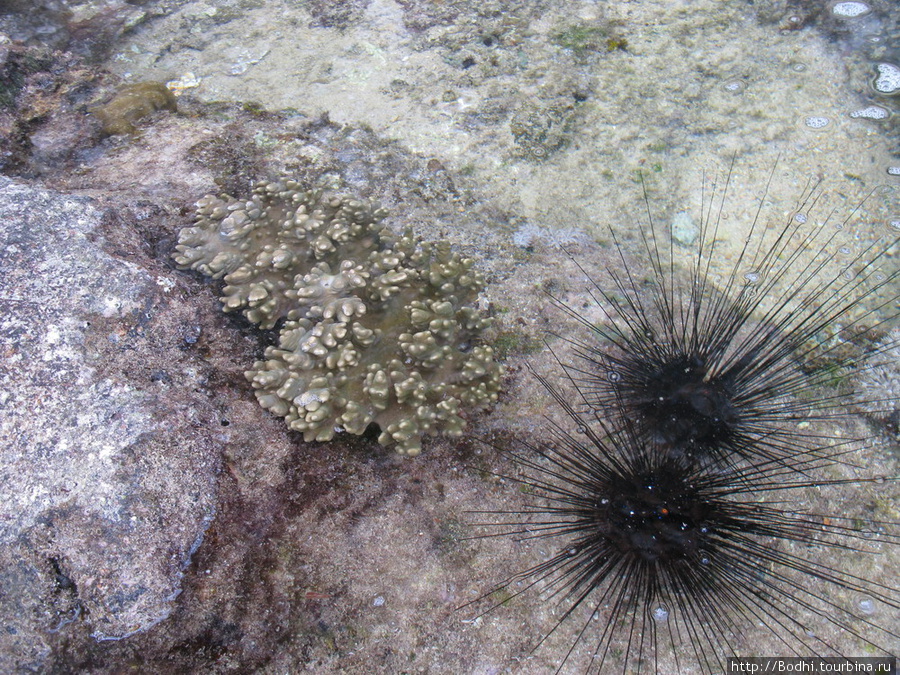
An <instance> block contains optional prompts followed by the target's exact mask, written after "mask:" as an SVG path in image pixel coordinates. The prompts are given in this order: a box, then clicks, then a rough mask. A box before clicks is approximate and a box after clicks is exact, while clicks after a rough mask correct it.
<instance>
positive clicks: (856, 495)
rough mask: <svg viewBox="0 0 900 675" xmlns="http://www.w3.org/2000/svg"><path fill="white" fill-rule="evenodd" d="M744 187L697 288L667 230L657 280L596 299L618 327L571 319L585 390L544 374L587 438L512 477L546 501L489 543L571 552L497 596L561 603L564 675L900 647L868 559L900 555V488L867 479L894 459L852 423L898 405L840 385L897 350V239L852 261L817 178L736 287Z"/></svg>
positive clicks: (707, 244)
mask: <svg viewBox="0 0 900 675" xmlns="http://www.w3.org/2000/svg"><path fill="white" fill-rule="evenodd" d="M772 175H773V176H774V172H773V174H772ZM729 180H730V173H729V176H728V178H726V181H725V189H724V190H723V191H722V192H721V194H720V195H719V196H717V197H716V198H715V199H713V198H711V199H709V200H706V201H705V207H704V209H703V218H702V224H701V227H700V235H699V240H698V242H699V243H698V245H697V249H696V250H695V251H694V253H693V254H692V257H690V256H689V257H690V259H691V262H690V264H689V265H688V266H687V267H688V269H687V272H686V274H685V273H684V272H683V268H682V266H681V265H680V264H679V263H678V261H677V260H676V259H677V257H678V255H677V253H678V252H677V251H676V246H675V244H674V243H673V241H672V238H671V237H669V236H665V237H664V236H663V235H662V234H661V233H659V232H658V231H657V230H656V228H655V227H654V225H653V223H652V219H651V222H650V225H649V229H648V230H647V231H646V233H645V234H644V235H642V242H643V250H644V251H645V253H646V256H647V258H648V261H649V270H648V274H647V276H646V277H643V276H640V275H639V274H638V273H635V272H632V271H626V272H622V273H616V272H610V279H611V284H610V286H609V288H604V287H603V286H602V285H600V284H599V283H595V284H594V290H593V296H594V301H595V303H596V305H597V306H598V308H599V310H600V311H601V313H602V314H603V315H604V319H605V321H601V322H600V323H599V324H595V323H593V322H590V321H588V320H587V319H585V318H584V317H583V315H582V313H581V312H580V311H579V310H577V309H576V308H573V307H566V306H565V305H562V306H563V307H564V308H565V309H566V311H568V312H569V314H571V315H572V316H574V317H576V318H577V319H578V320H579V321H581V322H582V323H583V324H584V325H586V326H587V327H588V329H589V331H590V335H591V336H592V338H593V339H592V340H580V341H575V340H569V342H570V343H571V344H573V345H574V346H575V350H576V353H577V354H578V355H579V356H580V364H579V365H568V366H566V367H564V372H565V374H566V375H567V377H568V381H569V385H570V386H571V387H573V388H574V389H575V395H574V396H568V395H566V396H564V395H563V394H561V393H560V392H559V390H557V389H554V388H552V387H550V386H547V385H546V382H545V380H543V378H539V379H541V381H542V382H544V383H545V386H547V388H548V390H549V391H550V392H551V393H552V394H553V396H554V397H555V398H556V400H557V402H558V403H559V405H560V407H561V409H562V410H563V411H564V412H565V414H566V416H567V418H568V420H569V421H570V422H571V423H572V424H574V425H576V426H577V427H578V429H579V432H580V433H578V434H574V435H573V434H571V433H569V432H568V431H566V430H565V429H564V428H563V426H557V425H553V424H551V425H550V429H551V431H550V433H549V434H548V436H550V437H548V438H546V439H541V442H536V443H532V444H527V445H526V447H525V448H522V450H521V452H519V453H517V454H516V456H515V462H516V465H517V467H518V468H517V470H516V471H515V472H513V474H514V475H510V476H508V478H510V479H511V480H513V481H516V482H517V483H519V484H520V485H522V486H523V490H524V491H525V492H528V493H532V494H534V495H536V497H537V499H536V500H534V501H532V502H531V503H530V504H529V505H527V506H525V507H523V508H521V509H519V510H513V511H506V512H499V511H493V512H488V513H492V514H494V515H495V516H497V515H498V514H499V515H500V520H501V522H492V523H485V524H484V525H485V526H490V527H492V528H495V529H493V530H492V531H491V532H490V533H488V534H486V535H485V536H487V537H493V536H504V535H512V536H515V537H517V538H519V539H522V540H541V541H543V540H545V539H547V540H548V541H553V542H554V544H555V545H556V549H555V552H553V553H550V554H549V556H545V557H544V560H543V561H542V562H540V563H538V564H537V565H535V566H533V567H531V568H530V569H527V570H526V571H524V572H521V573H519V574H515V575H512V576H509V577H507V578H506V579H504V580H503V581H501V582H499V583H498V584H497V585H496V586H495V587H494V588H493V589H491V591H490V592H489V593H488V594H487V595H486V596H484V597H483V598H482V600H483V601H485V600H486V599H487V598H488V597H493V598H494V599H502V600H504V601H505V600H506V599H508V598H509V596H510V595H512V597H517V596H518V595H520V594H522V593H525V592H527V591H528V590H530V589H532V588H536V587H537V588H541V589H543V590H544V592H545V594H546V596H547V599H548V600H552V601H556V602H558V603H559V605H558V607H559V614H558V616H557V618H556V619H555V620H554V623H553V624H552V627H551V629H550V630H549V631H548V633H547V634H546V635H545V636H544V637H543V638H542V639H541V641H540V643H539V645H541V644H544V643H545V642H547V641H551V637H552V636H554V635H559V634H562V633H564V632H565V631H566V630H571V631H573V634H574V639H571V641H570V642H569V643H568V646H567V647H565V648H564V650H563V656H562V657H561V659H560V662H559V667H558V670H557V672H559V671H561V670H563V669H564V668H565V667H567V664H570V665H572V666H573V669H574V668H575V667H580V669H581V670H584V671H587V672H596V673H607V672H621V673H637V672H650V673H658V674H659V673H686V672H697V671H699V672H703V673H718V672H724V671H725V670H726V658H727V657H728V656H734V655H740V656H762V655H779V656H798V655H803V656H826V655H833V656H860V655H875V654H884V655H889V654H892V653H893V654H896V653H897V651H898V650H900V635H898V631H897V628H896V625H895V622H894V621H893V620H892V618H891V617H892V616H894V615H896V613H897V611H900V589H898V584H897V582H896V578H897V577H896V573H895V572H892V570H891V569H889V568H888V569H879V568H878V566H877V561H878V560H879V558H878V557H877V556H874V555H867V554H877V553H896V552H897V551H898V550H900V549H898V548H897V547H898V545H900V523H897V522H894V521H896V520H897V518H896V500H897V495H896V492H895V487H894V486H895V485H896V482H895V481H896V477H895V476H894V475H893V472H891V473H892V475H891V476H888V477H880V476H876V475H873V473H872V472H869V473H866V471H865V470H863V469H861V465H864V464H866V462H867V461H869V460H870V459H871V457H870V455H871V454H872V450H873V448H871V447H869V448H867V450H868V452H869V455H865V454H858V453H857V451H858V450H859V449H860V448H861V447H862V444H861V442H860V441H861V440H863V439H862V438H855V439H852V437H853V436H857V437H863V436H866V435H867V433H866V432H865V431H863V430H862V426H861V425H853V424H851V423H850V422H851V417H850V415H851V414H850V412H849V411H850V405H849V404H850V402H851V401H852V400H856V402H857V404H858V402H859V400H858V399H859V398H860V397H862V399H864V400H866V401H867V402H868V403H869V404H870V405H871V406H872V407H873V408H875V409H882V408H883V409H891V408H892V407H895V406H896V402H895V401H894V400H893V399H892V395H891V394H887V395H885V394H882V393H878V392H872V393H870V394H864V393H862V392H860V391H856V392H855V393H854V394H853V396H855V397H856V398H855V399H853V398H852V397H851V396H850V394H849V392H848V390H847V389H846V388H845V387H844V386H843V385H842V384H841V383H839V382H836V381H835V380H836V379H839V378H838V377H836V374H838V375H840V377H843V376H844V375H845V374H850V375H854V376H855V375H859V374H860V373H865V372H866V371H867V369H868V368H870V367H871V366H872V364H874V363H877V360H876V359H872V358H871V357H872V356H873V354H875V355H878V354H885V353H888V350H889V349H891V348H893V346H894V344H893V342H892V341H891V340H892V339H891V338H890V337H887V336H888V335H889V333H887V330H886V329H887V327H888V326H889V325H890V323H891V322H893V321H894V320H895V319H896V316H897V309H898V293H897V290H896V284H897V281H898V276H900V271H898V270H896V269H894V270H888V271H883V270H882V269H880V268H881V267H886V266H887V264H889V263H890V262H891V261H890V260H889V258H888V257H887V255H886V254H885V252H886V251H888V250H889V247H890V246H892V245H896V240H894V242H893V243H890V242H888V243H887V244H886V243H885V242H883V241H880V240H877V238H876V241H873V242H872V243H871V244H859V243H857V244H855V245H857V246H858V249H857V250H856V251H855V252H853V251H852V250H851V251H847V252H839V250H840V249H841V248H843V246H842V239H843V236H844V235H845V234H847V232H846V229H847V228H845V225H846V223H847V221H846V220H840V221H839V220H835V219H834V216H833V213H832V212H827V213H824V215H821V216H818V217H817V216H816V215H814V214H815V213H816V211H817V210H818V211H822V209H821V207H822V201H823V194H822V192H821V189H820V185H819V183H818V182H811V183H810V184H809V185H808V186H807V189H806V191H805V192H804V194H803V197H802V198H801V200H800V202H799V205H798V207H797V208H796V209H794V210H793V212H792V215H791V217H790V218H789V219H788V221H787V223H786V224H785V225H783V226H779V227H776V228H769V227H766V226H765V223H764V219H763V218H762V211H761V209H762V206H760V209H759V210H757V212H756V217H755V218H754V219H753V222H752V223H751V225H750V227H749V230H748V232H746V233H745V234H744V235H742V238H741V241H740V242H739V243H738V245H737V253H736V254H735V256H734V258H733V259H732V260H733V262H731V263H728V264H727V265H726V267H727V269H726V271H725V272H724V273H722V272H717V271H714V266H715V263H718V262H720V261H719V260H718V258H719V257H725V253H724V251H723V248H724V247H723V245H722V244H720V240H719V237H720V235H721V233H722V228H721V227H720V226H721V225H722V220H723V213H724V211H723V204H724V196H725V195H726V194H727V192H728V183H729ZM771 180H772V179H771V177H770V181H771ZM767 190H768V188H767ZM713 194H714V195H715V190H713ZM764 201H765V196H764V197H763V198H762V199H761V200H760V203H761V204H762V203H763V202H764ZM891 236H895V235H891ZM613 241H614V243H615V247H616V251H617V252H618V256H619V257H620V258H621V261H622V263H623V268H624V269H625V270H631V269H634V267H633V266H631V267H630V266H629V263H630V260H629V259H628V258H627V256H626V254H625V253H624V252H623V251H622V248H620V246H619V242H618V238H617V236H616V235H615V233H613ZM840 256H844V262H843V263H842V264H840V266H839V269H838V270H837V271H832V270H834V269H835V264H836V262H835V257H840ZM683 274H684V276H682V275H683ZM682 279H684V280H682ZM560 304H562V303H560ZM838 334H839V336H838ZM873 336H874V337H873ZM879 339H880V341H879ZM894 339H895V338H894ZM886 345H887V346H886ZM573 401H574V403H573ZM844 418H846V419H844ZM837 422H841V423H842V425H841V426H842V428H841V429H838V428H837V426H838V425H837V424H836V423H837ZM854 428H857V429H860V431H857V432H855V433H854V432H853V431H852V429H854ZM869 440H871V439H869ZM869 445H870V446H871V444H869ZM874 454H877V453H874ZM864 554H865V555H864ZM497 594H499V595H497ZM496 606H497V605H494V606H493V607H490V608H489V609H488V610H487V611H490V609H493V608H494V607H496ZM875 607H880V612H881V614H880V616H878V615H877V614H876V613H873V609H874V608H875ZM877 611H879V610H875V612H877ZM885 617H887V618H885ZM566 627H567V628H566ZM766 636H768V637H767V638H766ZM758 637H762V638H763V639H762V640H759V641H757V638H758ZM760 645H768V653H766V652H762V653H760V652H759V649H760Z"/></svg>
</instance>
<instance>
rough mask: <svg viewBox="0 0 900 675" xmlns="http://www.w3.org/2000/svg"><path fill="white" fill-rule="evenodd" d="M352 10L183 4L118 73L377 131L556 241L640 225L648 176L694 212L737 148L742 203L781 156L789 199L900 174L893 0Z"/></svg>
mask: <svg viewBox="0 0 900 675" xmlns="http://www.w3.org/2000/svg"><path fill="white" fill-rule="evenodd" d="M342 4H343V5H346V6H347V7H349V8H351V10H352V11H349V10H348V11H347V12H346V13H345V14H346V16H344V15H338V16H337V17H335V16H334V15H335V14H338V13H337V12H336V11H334V10H333V9H332V13H331V14H328V12H326V11H325V10H322V9H321V8H322V5H321V3H320V4H317V3H303V2H297V1H291V0H267V1H266V2H261V1H256V2H246V1H245V2H229V3H207V2H189V3H186V4H184V5H183V6H181V8H180V9H179V10H178V11H176V12H173V13H172V14H171V15H169V16H167V17H165V18H163V19H159V20H156V21H154V22H152V23H149V24H148V25H147V26H146V27H143V28H139V29H138V30H136V31H135V33H134V34H133V35H132V36H131V37H130V38H129V39H127V40H126V41H125V42H124V43H123V44H122V45H121V47H120V48H119V49H118V50H117V53H116V54H115V55H114V56H113V57H112V59H111V63H110V65H111V67H113V68H114V69H115V70H116V71H117V72H119V73H120V74H122V75H123V76H125V77H126V78H130V79H133V80H144V79H157V80H163V81H180V82H181V83H182V84H184V83H187V84H188V85H194V84H196V85H197V86H196V87H193V86H191V87H190V88H188V89H185V91H190V92H191V93H192V94H194V95H196V96H199V97H200V98H202V99H204V100H222V99H226V100H240V101H255V102H258V103H259V104H261V105H262V106H264V107H265V108H267V109H282V108H294V109H296V110H297V111H299V112H300V113H302V114H303V115H307V116H309V117H310V118H314V117H316V116H318V115H320V114H322V113H327V114H328V115H329V116H330V117H331V119H332V120H334V121H336V122H339V123H346V124H352V125H365V126H367V127H370V128H372V129H373V130H374V131H375V132H376V133H378V134H379V135H381V136H383V137H386V138H393V139H397V140H398V141H400V142H401V143H402V144H403V145H404V146H406V147H407V148H409V149H411V150H412V151H414V152H417V153H420V154H422V155H424V156H427V157H435V158H438V159H439V160H440V161H441V162H442V163H443V164H444V165H445V166H447V167H448V168H452V169H454V170H458V171H464V172H465V173H467V174H471V175H472V176H473V177H474V179H475V180H477V181H478V182H479V183H480V184H481V185H482V186H484V189H485V191H486V194H487V195H489V196H490V197H492V198H493V199H496V200H497V201H498V203H499V204H500V205H502V206H503V207H504V208H508V209H510V210H513V211H515V212H516V213H518V214H520V215H521V216H523V217H525V218H527V219H529V221H530V222H531V223H532V225H533V226H536V227H543V228H549V229H552V230H554V231H557V232H559V231H562V232H569V231H571V230H584V231H587V232H589V233H592V234H593V235H595V236H596V235H597V234H598V233H601V232H602V231H603V229H604V228H605V227H606V226H607V225H609V224H614V225H616V226H617V227H620V228H628V227H629V226H630V223H633V222H635V219H636V218H638V216H639V211H640V206H639V201H640V199H639V198H640V195H641V192H640V187H639V186H638V185H637V181H636V173H637V172H638V171H643V172H644V173H645V174H647V175H648V182H649V183H650V186H651V187H650V192H651V198H652V200H653V206H654V209H655V210H656V211H657V212H658V213H661V214H663V215H665V216H666V217H671V216H672V215H674V213H676V212H678V211H681V210H685V209H686V208H689V209H696V208H698V207H699V202H700V185H701V184H702V182H703V180H704V176H703V169H706V170H712V169H714V168H716V167H721V166H722V165H727V164H728V163H729V162H730V159H731V158H732V157H734V158H735V159H736V164H737V171H738V173H739V175H740V176H741V177H742V178H744V179H745V180H744V181H742V182H740V185H739V186H738V185H736V186H735V187H734V188H733V190H734V193H733V194H734V197H735V199H734V200H733V201H734V203H736V204H742V203H750V202H751V201H752V200H750V199H746V197H749V196H750V195H752V194H754V190H756V189H758V187H759V186H760V185H761V184H762V181H763V180H764V177H765V173H766V172H767V171H768V169H769V168H770V167H772V166H773V164H774V162H775V161H776V158H780V166H781V167H782V168H783V172H781V173H779V175H778V177H777V179H776V181H775V184H774V186H773V190H772V194H771V196H772V197H773V198H774V200H775V201H776V202H778V203H784V204H790V201H791V199H792V198H794V197H795V196H796V194H797V193H798V192H799V190H800V188H801V187H802V185H803V183H804V181H805V180H806V179H807V177H809V176H812V175H822V176H824V177H825V178H826V179H827V180H828V181H831V182H832V183H836V182H839V183H840V184H841V185H842V187H843V186H846V187H847V188H848V189H853V190H854V191H856V192H858V193H860V194H862V193H864V192H866V191H867V190H869V189H871V188H873V187H874V186H876V185H881V184H891V185H897V183H898V181H900V177H898V176H896V175H891V174H892V173H893V172H894V171H896V168H897V166H898V165H900V158H898V157H897V156H896V150H897V148H896V143H897V139H896V121H895V120H896V117H892V112H891V111H892V110H893V109H895V108H896V107H897V105H896V103H897V100H898V99H897V98H895V97H892V96H890V95H887V94H890V93H896V92H897V91H898V87H900V84H898V82H897V75H896V74H895V75H893V77H892V73H895V72H896V73H900V71H892V70H890V68H891V67H893V66H891V58H892V57H896V55H897V54H896V52H895V51H894V52H891V50H890V46H889V45H890V44H891V38H894V37H896V36H895V35H894V34H892V33H893V32H894V31H896V25H897V23H898V19H897V13H898V11H900V10H896V9H893V10H891V9H890V7H889V5H890V3H887V2H881V3H877V2H876V3H870V11H869V12H868V13H864V14H863V15H860V16H852V17H851V16H848V15H853V14H855V13H857V12H858V11H859V7H856V6H855V5H854V3H849V5H848V3H843V4H838V5H837V6H835V5H834V3H832V4H830V5H828V6H827V7H820V6H818V3H816V4H815V6H809V7H806V8H804V9H792V6H791V5H788V4H786V3H779V2H767V3H766V2H764V3H757V4H756V5H749V4H747V3H745V2H724V3H723V2H706V3H697V2H686V1H685V2H672V1H670V0H658V1H652V0H646V1H642V2H625V3H599V2H577V3H553V2H542V1H540V0H534V1H533V2H519V3H512V4H511V3H505V4H506V6H507V7H511V8H512V9H508V10H507V11H501V9H500V8H501V7H503V6H504V3H494V4H491V3H466V2H458V3H449V4H446V3H427V2H404V3H399V4H398V3H396V2H393V1H392V0H371V1H369V2H349V3H342ZM401 4H402V5H403V7H401ZM857 4H858V3H857ZM851 5H852V6H851ZM317 7H318V8H319V9H320V11H319V12H317V13H316V14H310V13H309V12H308V11H307V10H309V9H312V10H313V11H314V10H315V9H316V8H317ZM404 8H405V9H404ZM323 24H324V25H323ZM329 24H338V25H339V27H330V26H329ZM894 61H895V63H896V58H895V59H894ZM885 63H886V64H888V65H886V66H885V65H882V69H884V68H888V70H884V71H883V72H881V71H878V70H877V67H878V64H885ZM876 81H877V87H876ZM175 86H176V87H177V86H180V85H175ZM878 89H881V90H882V91H881V92H879V91H878ZM879 117H883V118H882V119H878V118H879ZM892 134H894V135H893V137H892ZM892 152H893V153H894V154H893V155H892ZM636 205H637V207H636ZM785 208H790V207H789V206H785ZM733 215H734V216H736V217H740V216H743V215H746V214H743V213H740V212H738V213H735V214H733ZM879 217H880V218H882V221H881V222H879V223H876V224H875V225H876V227H881V226H884V225H885V223H884V221H883V215H882V216H879ZM485 226H488V227H489V226H490V223H485Z"/></svg>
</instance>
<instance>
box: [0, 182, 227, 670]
mask: <svg viewBox="0 0 900 675" xmlns="http://www.w3.org/2000/svg"><path fill="white" fill-rule="evenodd" d="M102 218H103V212H102V210H101V209H99V208H97V207H95V205H93V203H92V201H91V200H90V199H88V198H83V197H73V196H66V195H61V194H57V193H53V192H49V191H46V190H41V189H34V188H31V187H28V186H26V185H24V184H19V183H16V182H13V181H11V180H9V179H6V178H0V267H2V269H3V274H2V275H0V305H2V312H0V352H2V354H3V360H2V362H0V486H2V498H0V624H2V630H0V671H2V672H10V673H11V672H21V671H24V670H28V671H29V672H31V671H40V670H42V669H43V668H45V667H47V666H48V664H49V661H48V659H50V656H49V655H50V653H51V651H52V650H53V648H54V645H56V644H58V643H59V640H60V639H61V638H62V639H64V638H65V636H66V635H67V634H68V633H69V632H70V631H73V630H75V631H76V633H74V634H77V635H89V636H90V637H88V638H87V639H89V640H94V641H101V642H102V641H108V640H119V639H122V638H125V637H127V636H129V635H132V634H135V633H139V632H142V631H145V630H147V629H149V628H151V627H152V626H154V625H156V624H157V623H159V622H160V621H162V620H164V619H165V618H166V617H167V616H169V614H170V613H171V612H172V610H173V606H174V600H175V598H176V597H177V596H178V595H179V593H180V590H181V583H182V575H183V574H184V571H185V568H186V566H187V565H188V563H189V562H190V560H191V557H192V555H193V553H194V551H195V550H196V549H197V547H198V546H199V545H200V542H201V541H202V539H203V536H204V532H205V531H206V528H207V527H208V525H209V523H210V521H211V519H212V518H213V515H214V510H215V506H214V505H215V486H216V475H217V470H218V466H217V462H218V459H217V455H216V453H215V447H216V446H215V443H214V439H212V438H210V437H209V436H208V434H207V432H205V431H204V430H203V429H204V426H205V425H204V423H203V420H202V419H198V418H202V416H203V414H204V410H207V409H208V404H205V403H204V402H203V401H202V399H203V398H204V397H203V395H202V394H191V395H192V396H193V397H194V398H193V399H192V398H190V395H189V396H187V397H186V396H184V395H182V394H179V393H177V392H173V391H172V390H169V391H166V390H165V388H161V387H160V384H159V383H157V384H156V385H154V384H153V383H152V380H151V378H150V377H146V378H138V377H135V376H134V372H141V367H142V366H143V365H144V364H146V363H150V362H153V361H154V360H158V357H159V355H158V354H153V355H148V353H146V351H142V349H143V348H142V347H141V346H140V345H141V343H140V341H139V340H137V339H136V338H134V336H135V335H138V334H139V333H140V332H141V331H146V332H149V333H152V332H153V331H154V330H156V331H158V332H159V331H162V332H164V329H161V328H160V326H159V322H160V319H159V315H160V314H161V313H164V312H165V311H166V309H165V308H166V307H168V306H169V304H168V298H167V296H166V293H167V289H169V288H171V283H170V280H167V279H165V278H162V277H160V276H157V275H155V274H153V273H151V272H150V271H148V270H147V269H145V268H143V267H141V266H139V265H138V264H136V263H134V262H131V261H128V260H124V259H122V258H121V257H115V256H113V255H111V254H109V253H106V252H104V250H103V248H102V243H103V238H102V234H101V233H100V232H99V229H100V226H101V223H102V222H103V221H102ZM169 358H174V357H169ZM131 370H133V371H134V372H129V371H131ZM194 387H195V388H196V383H194ZM184 389H185V390H186V391H189V392H193V391H194V388H191V387H185V388H184ZM207 412H208V410H207Z"/></svg>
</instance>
